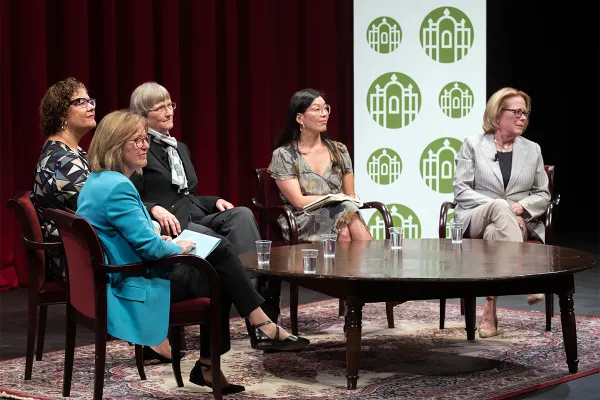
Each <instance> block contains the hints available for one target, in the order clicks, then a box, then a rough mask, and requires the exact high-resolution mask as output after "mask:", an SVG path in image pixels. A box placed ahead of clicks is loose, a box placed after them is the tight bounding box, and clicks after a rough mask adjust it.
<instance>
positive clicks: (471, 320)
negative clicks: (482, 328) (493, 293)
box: [465, 297, 477, 340]
mask: <svg viewBox="0 0 600 400" xmlns="http://www.w3.org/2000/svg"><path fill="white" fill-rule="evenodd" d="M475 304H476V303H475V297H465V325H466V327H465V330H466V331H467V340H475V331H476V330H477V329H476V328H475V320H476V315H475V310H476V307H475Z"/></svg>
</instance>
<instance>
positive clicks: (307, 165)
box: [269, 89, 372, 242]
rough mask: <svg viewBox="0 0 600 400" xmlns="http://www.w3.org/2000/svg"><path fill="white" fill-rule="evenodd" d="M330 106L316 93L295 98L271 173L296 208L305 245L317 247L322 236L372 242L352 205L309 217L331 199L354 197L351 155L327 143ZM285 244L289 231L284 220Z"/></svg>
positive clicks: (323, 209)
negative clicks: (314, 205) (307, 208)
mask: <svg viewBox="0 0 600 400" xmlns="http://www.w3.org/2000/svg"><path fill="white" fill-rule="evenodd" d="M330 113H331V106H329V105H328V104H326V103H325V99H324V98H323V94H322V93H320V92H318V91H316V90H314V89H303V90H300V91H298V92H296V93H295V94H294V95H293V96H292V99H291V101H290V105H289V108H288V115H287V118H286V121H285V125H284V127H283V131H282V133H281V137H280V138H279V140H278V142H277V145H276V149H275V151H273V157H272V159H271V164H270V165H269V173H270V174H271V176H272V177H273V178H274V179H275V180H276V183H277V187H278V188H279V190H280V192H281V198H282V199H283V201H284V202H285V203H286V204H288V205H291V206H293V207H294V208H295V211H294V215H295V217H296V223H297V226H298V239H299V240H300V241H308V242H310V241H317V240H319V238H320V235H322V234H326V233H334V234H337V235H338V240H340V241H350V240H371V239H372V237H371V234H370V233H369V231H368V229H367V227H366V225H365V222H364V221H363V219H362V217H361V216H360V213H358V206H357V205H356V204H355V203H353V202H351V201H342V202H339V203H330V204H328V205H326V206H323V207H321V208H319V209H316V210H313V211H310V212H305V211H303V210H302V208H303V207H304V206H306V205H307V204H310V203H312V202H313V201H315V200H318V199H320V198H322V197H323V196H325V195H327V194H330V193H331V194H338V193H343V194H345V195H347V196H350V197H355V196H356V195H355V193H354V173H353V172H352V160H351V159H350V154H349V153H348V149H347V148H346V146H345V145H344V144H342V143H339V142H335V141H333V140H329V139H327V138H326V135H325V134H326V131H327V121H328V119H329V114H330ZM279 225H280V226H281V229H282V233H283V236H284V238H285V239H286V240H287V241H289V228H288V225H287V222H286V221H285V219H284V218H283V217H281V218H280V219H279Z"/></svg>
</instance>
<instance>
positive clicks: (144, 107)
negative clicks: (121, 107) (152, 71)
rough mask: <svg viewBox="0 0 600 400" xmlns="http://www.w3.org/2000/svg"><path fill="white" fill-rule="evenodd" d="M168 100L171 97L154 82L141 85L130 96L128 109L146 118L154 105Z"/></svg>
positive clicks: (162, 87) (163, 88)
mask: <svg viewBox="0 0 600 400" xmlns="http://www.w3.org/2000/svg"><path fill="white" fill-rule="evenodd" d="M170 98H171V95H170V94H169V91H168V90H167V89H165V87H164V86H162V85H159V84H158V83H156V82H146V83H142V84H141V85H140V86H138V87H136V88H135V90H134V91H133V93H132V94H131V99H130V100H129V109H130V110H131V111H133V112H136V113H139V114H141V115H143V116H144V117H146V116H148V112H149V111H150V110H151V109H152V107H154V105H155V104H156V103H160V102H161V101H165V100H167V99H170Z"/></svg>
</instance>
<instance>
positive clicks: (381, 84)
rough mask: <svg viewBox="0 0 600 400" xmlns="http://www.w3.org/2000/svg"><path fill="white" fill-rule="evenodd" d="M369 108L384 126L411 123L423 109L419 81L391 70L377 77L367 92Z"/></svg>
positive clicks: (396, 127)
mask: <svg viewBox="0 0 600 400" xmlns="http://www.w3.org/2000/svg"><path fill="white" fill-rule="evenodd" d="M367 109H368V110H369V114H371V117H372V118H373V119H374V120H375V122H377V123H378V124H379V125H381V126H383V127H384V128H390V129H398V128H402V127H404V126H407V125H408V124H410V123H411V122H412V121H413V120H414V119H415V118H416V117H417V114H418V113H419V110H420V109H421V91H420V90H419V87H418V86H417V83H416V82H415V81H414V80H413V79H412V78H411V77H409V76H408V75H405V74H403V73H401V72H389V73H387V74H383V75H381V76H380V77H379V78H377V79H375V82H373V83H372V84H371V87H370V88H369V91H368V92H367Z"/></svg>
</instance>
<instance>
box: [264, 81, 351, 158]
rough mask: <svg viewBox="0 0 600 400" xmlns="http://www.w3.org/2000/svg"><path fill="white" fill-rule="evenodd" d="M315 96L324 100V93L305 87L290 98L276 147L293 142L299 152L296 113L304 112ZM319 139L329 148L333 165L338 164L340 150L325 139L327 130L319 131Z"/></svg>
mask: <svg viewBox="0 0 600 400" xmlns="http://www.w3.org/2000/svg"><path fill="white" fill-rule="evenodd" d="M317 97H322V98H323V100H326V97H325V93H323V92H319V91H318V90H315V89H310V88H307V89H302V90H299V91H297V92H296V93H294V95H293V96H292V98H291V100H290V105H289V107H288V113H287V117H286V119H285V123H284V125H283V129H282V130H281V135H280V136H279V139H278V140H277V144H276V145H275V148H276V149H277V148H279V147H282V146H287V145H289V144H290V143H294V142H295V143H296V150H297V151H298V153H300V150H299V149H298V141H299V140H300V124H299V123H298V121H296V115H297V114H304V113H305V112H306V110H307V109H308V107H310V105H311V104H312V102H313V101H315V99H316V98H317ZM321 139H322V140H323V143H324V144H325V146H327V149H329V154H330V156H331V161H332V162H333V167H337V166H339V162H340V159H341V155H340V152H339V150H338V149H335V148H334V146H333V144H332V143H331V142H330V141H329V140H327V131H325V132H321Z"/></svg>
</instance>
